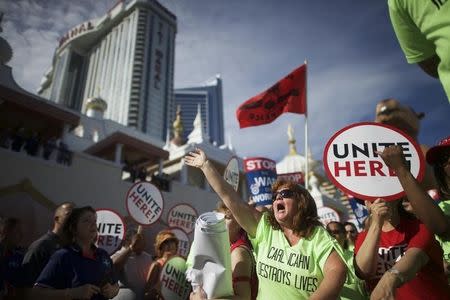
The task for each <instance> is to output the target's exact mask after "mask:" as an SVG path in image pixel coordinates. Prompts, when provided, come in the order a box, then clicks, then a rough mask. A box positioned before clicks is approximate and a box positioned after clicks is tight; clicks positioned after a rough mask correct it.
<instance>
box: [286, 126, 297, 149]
mask: <svg viewBox="0 0 450 300" xmlns="http://www.w3.org/2000/svg"><path fill="white" fill-rule="evenodd" d="M287 135H288V137H289V155H298V153H297V146H296V145H295V142H296V140H295V138H294V128H292V126H291V124H289V125H288V130H287Z"/></svg>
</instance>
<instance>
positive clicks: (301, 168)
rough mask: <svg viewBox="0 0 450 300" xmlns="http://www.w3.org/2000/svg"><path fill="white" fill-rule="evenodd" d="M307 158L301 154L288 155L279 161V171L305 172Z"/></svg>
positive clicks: (280, 172)
mask: <svg viewBox="0 0 450 300" xmlns="http://www.w3.org/2000/svg"><path fill="white" fill-rule="evenodd" d="M305 164H306V158H305V157H304V156H301V155H300V154H294V155H292V154H291V155H286V156H285V157H284V158H283V159H282V160H281V161H280V162H279V163H277V173H278V174H286V173H295V172H303V173H304V172H305Z"/></svg>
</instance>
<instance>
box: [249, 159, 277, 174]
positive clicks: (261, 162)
mask: <svg viewBox="0 0 450 300" xmlns="http://www.w3.org/2000/svg"><path fill="white" fill-rule="evenodd" d="M259 170H270V171H274V172H277V163H276V162H275V161H274V160H271V159H268V158H264V157H252V158H246V159H245V160H244V171H245V173H248V172H252V171H259Z"/></svg>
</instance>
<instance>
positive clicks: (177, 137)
mask: <svg viewBox="0 0 450 300" xmlns="http://www.w3.org/2000/svg"><path fill="white" fill-rule="evenodd" d="M172 128H173V135H174V136H173V139H172V140H171V143H172V144H173V145H175V146H178V147H179V146H181V145H183V144H184V142H185V141H184V139H183V129H184V128H183V122H181V107H180V105H178V106H177V115H176V117H175V121H173V124H172Z"/></svg>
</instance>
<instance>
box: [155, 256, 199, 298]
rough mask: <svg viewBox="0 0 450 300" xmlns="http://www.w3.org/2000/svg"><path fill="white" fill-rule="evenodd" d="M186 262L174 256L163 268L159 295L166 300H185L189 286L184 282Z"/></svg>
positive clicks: (189, 289) (189, 290)
mask: <svg viewBox="0 0 450 300" xmlns="http://www.w3.org/2000/svg"><path fill="white" fill-rule="evenodd" d="M186 269H187V267H186V260H185V259H184V258H182V257H179V256H175V257H172V258H171V259H169V260H168V261H167V262H166V263H165V264H164V266H163V268H162V270H161V274H160V278H159V279H160V283H161V294H162V296H163V297H164V299H167V300H169V299H170V300H187V299H188V298H189V294H190V292H191V284H190V283H189V282H188V281H187V280H186V275H185V272H186Z"/></svg>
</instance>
